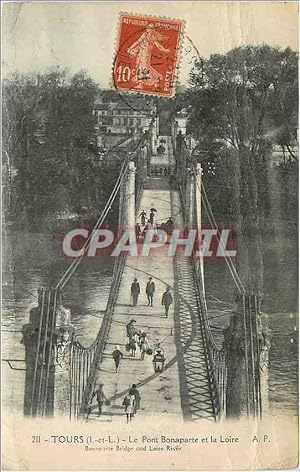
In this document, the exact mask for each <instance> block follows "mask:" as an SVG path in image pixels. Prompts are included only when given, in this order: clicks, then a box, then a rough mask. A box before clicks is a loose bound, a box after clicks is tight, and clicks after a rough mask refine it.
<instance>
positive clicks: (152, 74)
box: [127, 23, 169, 88]
mask: <svg viewBox="0 0 300 472" xmlns="http://www.w3.org/2000/svg"><path fill="white" fill-rule="evenodd" d="M164 38H165V37H164V35H162V34H161V33H158V32H157V31H155V28H154V25H153V24H152V23H150V24H149V25H148V26H147V28H146V31H145V32H144V33H142V35H141V36H140V37H139V39H137V41H135V42H134V43H133V44H132V45H131V46H130V47H129V48H128V49H127V53H128V54H129V56H132V57H136V64H135V68H136V76H135V78H134V79H133V81H134V82H136V83H137V85H136V88H143V85H144V84H145V85H159V81H160V80H161V79H162V75H161V74H160V73H159V72H157V70H156V69H154V67H152V66H151V64H150V62H151V57H152V50H153V48H154V46H156V47H157V49H159V51H161V52H163V53H168V52H169V49H166V48H164V47H163V45H162V44H161V43H160V42H159V41H161V40H163V39H164Z"/></svg>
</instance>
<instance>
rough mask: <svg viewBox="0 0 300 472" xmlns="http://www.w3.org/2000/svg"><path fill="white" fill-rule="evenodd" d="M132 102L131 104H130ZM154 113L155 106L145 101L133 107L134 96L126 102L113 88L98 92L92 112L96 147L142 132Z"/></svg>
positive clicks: (145, 129)
mask: <svg viewBox="0 0 300 472" xmlns="http://www.w3.org/2000/svg"><path fill="white" fill-rule="evenodd" d="M131 104H132V105H131ZM155 113H156V107H155V106H154V105H152V104H150V105H149V104H147V103H145V106H143V108H142V109H141V108H140V105H139V106H137V107H136V108H135V107H134V98H132V97H130V104H129V103H127V102H126V101H125V100H123V99H122V97H121V96H120V95H119V94H118V93H117V92H116V91H115V90H103V91H101V92H99V94H98V96H97V98H96V100H95V103H94V109H93V114H94V115H96V117H97V144H98V147H110V146H113V145H115V144H117V143H118V142H120V141H121V140H123V139H124V138H125V139H126V138H127V137H128V138H129V137H131V136H133V135H139V134H142V133H143V132H145V131H148V130H149V126H150V124H151V122H152V121H155V120H153V117H154V116H155Z"/></svg>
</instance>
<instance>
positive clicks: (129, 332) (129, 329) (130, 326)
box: [126, 320, 136, 339]
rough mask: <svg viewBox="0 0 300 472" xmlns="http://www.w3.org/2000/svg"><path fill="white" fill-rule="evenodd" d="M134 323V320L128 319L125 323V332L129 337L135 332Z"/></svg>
mask: <svg viewBox="0 0 300 472" xmlns="http://www.w3.org/2000/svg"><path fill="white" fill-rule="evenodd" d="M135 323H136V320H130V321H129V323H127V325H126V334H127V337H128V338H129V339H130V338H132V336H134V335H135V333H136V328H135Z"/></svg>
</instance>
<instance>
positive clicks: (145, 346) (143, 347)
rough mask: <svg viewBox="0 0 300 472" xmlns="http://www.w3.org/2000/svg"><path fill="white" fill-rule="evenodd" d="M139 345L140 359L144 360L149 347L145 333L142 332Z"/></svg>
mask: <svg viewBox="0 0 300 472" xmlns="http://www.w3.org/2000/svg"><path fill="white" fill-rule="evenodd" d="M139 346H140V352H141V360H144V358H145V354H146V351H147V349H148V348H149V342H148V338H147V334H146V333H142V334H141V336H140V339H139Z"/></svg>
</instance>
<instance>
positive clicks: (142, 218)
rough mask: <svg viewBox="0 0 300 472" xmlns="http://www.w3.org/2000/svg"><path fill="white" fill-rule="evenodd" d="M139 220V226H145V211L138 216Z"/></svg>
mask: <svg viewBox="0 0 300 472" xmlns="http://www.w3.org/2000/svg"><path fill="white" fill-rule="evenodd" d="M139 218H141V225H142V226H145V224H146V212H145V210H143V211H142V212H141V213H140V214H139Z"/></svg>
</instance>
